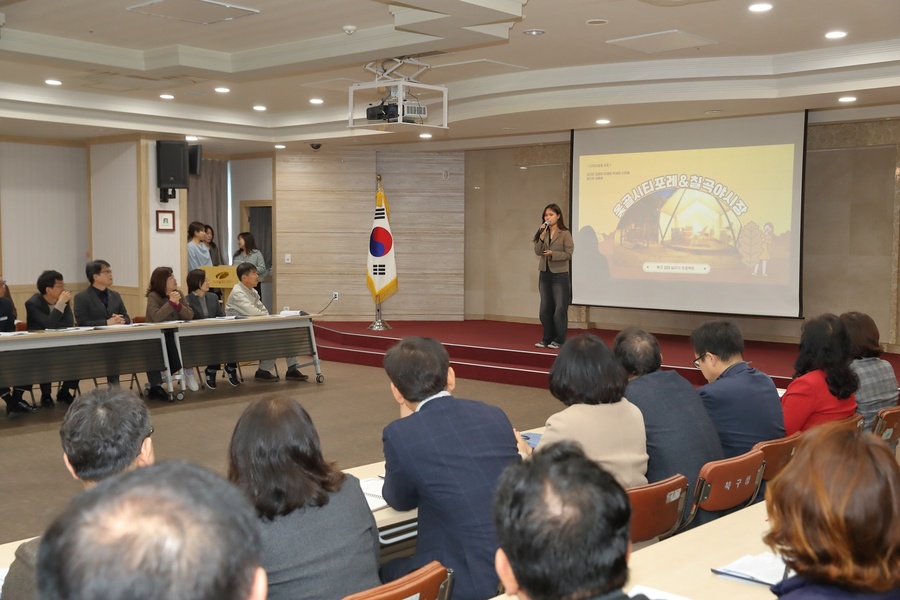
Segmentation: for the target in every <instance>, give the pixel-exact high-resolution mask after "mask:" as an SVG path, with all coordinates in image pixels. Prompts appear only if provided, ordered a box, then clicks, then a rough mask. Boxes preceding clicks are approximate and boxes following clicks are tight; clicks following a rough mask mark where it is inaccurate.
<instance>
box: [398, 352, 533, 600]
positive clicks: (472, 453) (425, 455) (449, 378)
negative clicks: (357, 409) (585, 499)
mask: <svg viewBox="0 0 900 600" xmlns="http://www.w3.org/2000/svg"><path fill="white" fill-rule="evenodd" d="M384 370H385V371H386V372H387V375H388V377H389V378H390V380H391V392H392V393H393V395H394V399H395V400H396V401H397V404H398V405H399V406H400V417H401V418H400V419H398V420H396V421H394V422H393V423H391V424H389V425H388V426H387V427H385V428H384V434H383V442H384V458H385V476H384V491H383V494H384V499H385V500H386V501H387V503H388V504H389V505H390V506H391V507H393V508H395V509H397V510H410V509H413V508H418V509H419V534H418V540H417V542H416V555H415V556H413V557H412V558H400V559H396V560H394V561H391V562H389V563H387V564H386V565H384V566H383V567H382V569H381V577H382V580H383V581H385V582H388V581H392V580H394V579H397V578H398V577H401V576H403V575H405V574H407V573H409V572H410V571H413V570H415V569H417V568H419V567H421V566H423V565H425V564H427V563H429V562H431V561H432V560H438V561H440V562H441V564H443V565H444V566H445V567H449V568H451V569H453V570H454V578H453V586H452V589H451V598H452V599H453V600H484V599H485V598H491V597H493V596H495V595H497V584H498V578H497V574H496V572H495V571H494V553H495V551H496V549H497V541H496V538H495V535H494V528H493V525H492V524H491V502H492V497H493V493H494V488H495V487H496V486H497V481H498V479H499V478H500V474H501V473H502V472H503V469H505V468H506V467H507V466H508V465H510V464H512V463H516V462H519V461H520V458H519V454H518V451H517V449H516V439H515V435H514V434H513V429H512V425H511V424H510V422H509V419H507V418H506V415H505V414H504V413H503V411H502V410H500V409H499V408H497V407H496V406H490V405H488V404H484V403H482V402H474V401H472V400H462V399H458V398H454V397H453V396H451V395H450V392H452V391H453V388H454V386H455V384H456V376H455V375H454V373H453V369H452V368H451V367H450V357H449V355H448V354H447V350H446V349H444V347H443V346H442V345H441V344H440V342H438V341H437V340H434V339H430V338H415V337H408V338H404V339H403V340H401V341H400V343H399V344H397V345H396V346H394V347H393V348H391V349H390V350H388V352H387V355H386V356H385V358H384Z"/></svg>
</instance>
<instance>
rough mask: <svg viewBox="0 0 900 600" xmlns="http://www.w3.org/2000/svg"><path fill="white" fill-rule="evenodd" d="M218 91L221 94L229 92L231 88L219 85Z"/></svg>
mask: <svg viewBox="0 0 900 600" xmlns="http://www.w3.org/2000/svg"><path fill="white" fill-rule="evenodd" d="M216 91H217V92H219V93H220V94H227V93H228V92H230V91H231V88H227V87H217V88H216Z"/></svg>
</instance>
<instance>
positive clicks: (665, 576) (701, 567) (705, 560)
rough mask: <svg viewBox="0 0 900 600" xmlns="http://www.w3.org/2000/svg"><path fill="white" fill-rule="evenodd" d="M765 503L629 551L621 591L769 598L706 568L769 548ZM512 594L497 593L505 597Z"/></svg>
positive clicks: (699, 598) (757, 587) (700, 598)
mask: <svg viewBox="0 0 900 600" xmlns="http://www.w3.org/2000/svg"><path fill="white" fill-rule="evenodd" d="M768 529H769V526H768V522H767V518H766V507H765V503H764V502H759V503H757V504H754V505H753V506H750V507H748V508H745V509H743V510H739V511H738V512H735V513H732V514H730V515H727V516H724V517H721V518H719V519H716V520H715V521H713V522H712V523H707V524H706V525H701V526H700V527H695V528H694V529H689V530H688V531H685V532H684V533H681V534H679V535H676V536H675V537H672V538H669V539H667V540H663V541H662V542H658V543H656V544H653V545H651V546H647V547H646V548H642V549H640V550H636V551H635V552H633V553H632V555H631V559H630V560H629V562H628V567H629V571H630V574H629V577H628V584H627V585H626V586H625V590H626V591H629V590H631V588H633V587H634V586H635V585H642V586H647V587H650V588H654V589H657V590H661V591H663V592H669V593H671V594H677V595H679V596H684V597H686V598H691V599H692V600H721V599H722V598H727V599H728V600H768V599H770V598H774V597H775V595H774V594H772V592H770V591H769V588H768V587H767V586H765V585H762V584H759V583H751V582H748V581H740V580H736V579H731V578H728V577H722V576H721V575H715V574H714V573H712V571H710V569H711V568H712V567H722V566H725V565H726V564H728V563H730V562H732V561H735V560H737V559H739V558H741V557H742V556H745V555H748V554H761V553H763V552H768V551H770V550H769V548H768V546H766V545H765V544H764V543H763V541H762V536H763V535H764V534H765V533H766V532H767V531H768ZM512 598H516V596H510V595H502V596H497V599H496V600H501V599H506V600H510V599H512Z"/></svg>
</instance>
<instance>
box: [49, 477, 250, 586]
mask: <svg viewBox="0 0 900 600" xmlns="http://www.w3.org/2000/svg"><path fill="white" fill-rule="evenodd" d="M260 545H261V544H260V535H259V525H258V523H257V520H256V517H255V516H254V514H253V509H252V507H251V506H250V504H249V503H248V502H247V499H246V498H244V497H243V495H242V494H241V493H240V491H238V490H237V489H235V488H234V486H232V485H231V484H230V483H228V482H227V481H225V480H224V479H222V478H221V477H219V476H218V475H215V474H214V473H211V472H210V471H207V470H206V469H204V468H202V467H198V466H195V465H190V464H187V463H179V462H173V463H166V464H161V465H153V466H149V467H146V468H143V469H137V470H134V471H131V472H128V473H125V474H123V475H120V476H118V477H113V478H112V479H109V480H107V481H104V482H102V483H100V484H98V485H97V486H96V487H93V488H91V489H90V490H87V491H86V492H83V493H82V494H80V495H78V496H76V497H75V499H74V500H72V502H71V503H70V504H69V506H68V508H66V510H65V511H63V513H62V514H61V515H60V516H59V517H57V519H56V520H55V521H54V522H53V524H52V525H51V526H50V528H49V529H48V530H47V533H46V534H45V535H44V539H43V540H42V542H41V548H40V552H39V554H38V589H39V591H40V595H41V600H66V599H69V598H73V597H77V598H78V599H79V600H151V599H156V598H172V599H176V598H191V599H192V600H264V599H265V597H266V573H265V571H264V570H263V569H262V567H261V566H260V564H259V556H260Z"/></svg>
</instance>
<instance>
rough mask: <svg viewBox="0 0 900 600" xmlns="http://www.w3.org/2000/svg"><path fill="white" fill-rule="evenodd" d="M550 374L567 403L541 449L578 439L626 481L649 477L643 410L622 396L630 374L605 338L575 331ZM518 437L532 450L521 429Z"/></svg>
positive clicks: (557, 392) (631, 483)
mask: <svg viewBox="0 0 900 600" xmlns="http://www.w3.org/2000/svg"><path fill="white" fill-rule="evenodd" d="M548 378H549V381H550V393H551V394H553V397H554V398H556V399H557V400H559V401H560V402H562V403H563V404H565V405H566V408H565V409H564V410H563V411H562V412H558V413H556V414H555V415H552V416H551V417H550V418H549V419H547V428H546V429H545V430H544V434H543V435H542V436H541V439H540V441H539V442H538V445H537V449H540V448H542V447H544V446H546V445H548V444H552V443H554V442H559V441H563V440H570V441H575V442H578V443H580V444H581V446H582V447H583V448H584V453H585V454H586V455H587V457H588V458H590V459H591V460H593V461H594V462H596V463H598V464H599V465H600V466H601V467H603V468H604V469H606V470H607V471H609V472H610V473H612V474H613V476H615V478H616V479H617V480H618V482H619V483H620V484H622V486H623V487H625V488H629V487H634V486H637V485H644V484H645V483H647V461H648V460H649V456H648V455H647V433H646V431H645V429H644V416H643V415H642V414H641V411H640V409H639V408H638V407H637V406H635V405H634V404H632V403H631V402H629V401H628V400H626V399H625V398H624V396H623V394H624V393H625V386H626V385H628V376H627V375H626V373H625V369H623V368H622V365H621V364H619V361H618V360H616V357H615V355H614V354H613V352H612V350H610V349H609V347H608V346H607V345H606V344H605V343H604V342H603V340H601V339H600V338H599V337H597V336H596V335H592V334H590V333H583V334H581V335H577V336H575V337H573V338H572V339H571V340H569V341H568V342H567V343H566V345H565V346H563V347H562V350H560V351H559V356H557V357H556V360H555V361H554V362H553V366H552V367H551V368H550V374H549V376H548ZM516 439H517V441H518V442H519V451H520V452H522V453H523V454H525V455H530V454H531V448H530V447H528V445H527V444H525V443H524V441H523V440H522V439H521V436H519V435H518V432H517V434H516Z"/></svg>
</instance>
